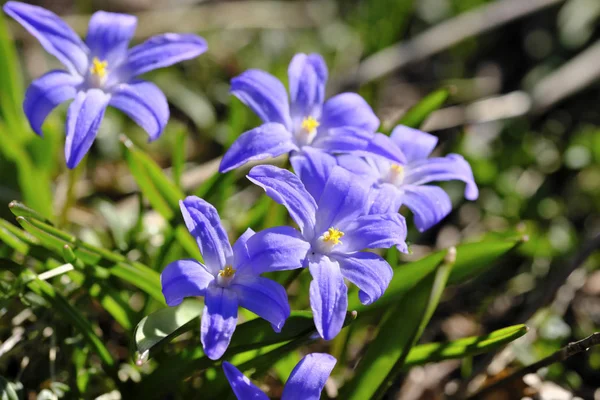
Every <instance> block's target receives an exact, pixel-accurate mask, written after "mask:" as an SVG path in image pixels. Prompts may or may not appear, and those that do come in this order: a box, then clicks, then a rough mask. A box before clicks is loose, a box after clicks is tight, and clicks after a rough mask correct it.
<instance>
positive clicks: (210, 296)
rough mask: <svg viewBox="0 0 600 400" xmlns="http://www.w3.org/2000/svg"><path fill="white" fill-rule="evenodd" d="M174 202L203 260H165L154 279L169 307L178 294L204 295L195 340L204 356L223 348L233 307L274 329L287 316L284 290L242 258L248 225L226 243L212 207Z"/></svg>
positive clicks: (214, 355)
mask: <svg viewBox="0 0 600 400" xmlns="http://www.w3.org/2000/svg"><path fill="white" fill-rule="evenodd" d="M180 207H181V213H182V214H183V219H184V221H185V224H186V226H187V228H188V230H189V231H190V233H191V234H192V236H193V237H194V238H195V239H196V242H197V243H198V247H199V248H200V252H201V253H202V257H203V258H204V264H202V263H199V262H198V261H196V260H191V259H187V260H179V261H175V262H173V263H171V264H169V265H167V267H166V268H165V269H164V271H163V272H162V274H161V277H160V280H161V284H162V291H163V295H164V296H165V300H166V302H167V304H168V305H169V306H176V305H178V304H180V303H181V302H182V300H183V298H184V297H190V296H204V304H205V306H204V312H203V313H202V325H201V340H202V345H203V347H204V352H205V353H206V355H207V356H208V357H209V358H211V359H213V360H216V359H218V358H220V357H221V356H222V355H223V353H224V352H225V350H227V346H229V342H230V341H231V336H232V335H233V332H234V330H235V327H236V324H237V315H238V306H240V307H243V308H246V309H248V310H250V311H252V312H253V313H255V314H257V315H258V316H260V317H262V318H264V319H265V320H267V321H269V322H270V323H271V325H272V326H273V329H274V330H275V331H276V332H280V331H281V328H282V327H283V324H284V323H285V320H286V319H287V318H288V317H289V315H290V306H289V304H288V299H287V294H286V293H285V289H284V288H283V286H281V285H280V284H278V283H277V282H274V281H272V280H270V279H267V278H262V277H260V276H259V273H257V272H256V271H255V270H253V269H252V268H251V264H250V263H248V262H247V261H248V250H247V248H246V244H247V241H248V239H250V238H251V237H252V236H253V235H254V231H252V230H251V229H248V230H247V231H246V232H245V233H244V234H243V235H242V236H241V237H240V238H239V239H238V240H237V242H235V244H234V245H233V248H232V247H231V245H230V244H229V239H228V238H227V234H226V233H225V230H224V229H223V226H222V225H221V220H220V219H219V215H218V213H217V210H216V209H215V208H214V207H213V206H211V205H210V204H209V203H207V202H206V201H204V200H202V199H200V198H198V197H195V196H190V197H187V198H186V199H185V200H183V201H181V202H180ZM266 270H268V269H266Z"/></svg>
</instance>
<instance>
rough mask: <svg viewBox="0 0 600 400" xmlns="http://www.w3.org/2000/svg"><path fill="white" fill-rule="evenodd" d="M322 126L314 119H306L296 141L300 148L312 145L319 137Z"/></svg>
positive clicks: (301, 125)
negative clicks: (318, 130)
mask: <svg viewBox="0 0 600 400" xmlns="http://www.w3.org/2000/svg"><path fill="white" fill-rule="evenodd" d="M319 125H321V124H320V123H319V121H317V120H316V119H314V118H313V117H304V119H303V120H302V123H301V124H300V129H299V130H298V132H296V141H297V143H298V145H299V146H300V147H302V146H305V145H307V144H310V143H311V142H312V141H313V139H314V138H315V136H316V135H317V128H318V127H319Z"/></svg>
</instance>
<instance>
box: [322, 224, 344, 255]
mask: <svg viewBox="0 0 600 400" xmlns="http://www.w3.org/2000/svg"><path fill="white" fill-rule="evenodd" d="M342 236H344V232H342V231H340V230H339V229H336V228H334V227H331V228H329V229H327V231H325V233H323V234H322V235H321V236H320V237H319V239H318V240H317V243H316V247H317V249H318V250H319V251H320V252H322V253H324V254H327V253H329V252H330V251H331V250H332V249H333V248H334V247H335V246H336V245H338V244H342V241H341V240H340V239H341V238H342Z"/></svg>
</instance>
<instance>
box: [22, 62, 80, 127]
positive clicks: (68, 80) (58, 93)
mask: <svg viewBox="0 0 600 400" xmlns="http://www.w3.org/2000/svg"><path fill="white" fill-rule="evenodd" d="M82 81H83V78H81V77H79V76H76V75H73V74H70V73H68V72H66V71H60V70H56V71H50V72H47V73H46V74H44V75H42V76H41V77H39V78H38V79H36V80H34V81H33V82H31V85H29V87H28V88H27V92H26V93H25V101H24V102H23V110H24V111H25V115H27V119H28V120H29V125H31V129H33V131H34V132H35V133H37V134H38V135H40V136H42V124H43V123H44V121H45V120H46V117H47V116H48V115H49V114H50V112H52V110H54V108H56V106H58V105H59V104H61V103H62V102H64V101H67V100H70V99H73V98H74V97H75V95H76V94H77V86H78V85H79V84H80V83H81V82H82Z"/></svg>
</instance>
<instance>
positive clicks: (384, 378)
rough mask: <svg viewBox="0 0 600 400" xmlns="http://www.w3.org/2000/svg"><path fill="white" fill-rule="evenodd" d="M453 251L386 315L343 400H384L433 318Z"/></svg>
mask: <svg viewBox="0 0 600 400" xmlns="http://www.w3.org/2000/svg"><path fill="white" fill-rule="evenodd" d="M455 255H456V253H455V250H454V249H453V248H451V249H450V250H447V251H446V254H445V255H444V257H443V258H442V260H440V262H439V263H438V265H437V268H436V269H435V270H434V271H432V272H430V273H429V274H428V275H427V276H426V278H425V279H423V280H421V281H420V282H419V283H418V284H417V285H416V286H414V287H413V288H412V289H410V290H409V291H408V292H407V293H406V295H405V296H403V297H402V299H401V300H400V302H398V303H397V305H396V306H394V307H390V308H389V310H388V311H387V312H386V314H385V316H384V318H383V321H382V323H381V327H380V329H379V332H378V333H377V336H376V337H375V339H374V340H373V341H372V342H371V343H370V344H369V345H368V347H367V350H366V353H365V355H364V357H363V358H362V360H361V361H360V363H359V365H358V367H357V370H356V374H355V376H354V378H353V379H352V380H351V381H350V382H349V383H348V384H347V385H346V386H345V387H344V393H343V395H342V396H341V397H342V398H344V399H356V400H358V399H361V400H362V399H376V398H381V397H382V396H383V395H384V394H385V392H386V390H387V388H388V385H389V384H391V382H392V381H393V380H394V379H395V377H396V376H397V375H398V374H399V373H400V371H401V369H402V365H403V364H404V360H405V359H406V356H407V355H408V353H409V351H410V349H411V347H412V346H413V345H414V343H415V342H416V341H417V340H418V339H419V337H420V336H421V334H422V332H423V330H424V329H425V326H426V325H427V323H428V322H429V319H430V318H431V316H432V315H433V312H434V311H435V309H436V307H437V305H438V303H439V300H440V298H441V295H442V293H443V291H444V288H445V287H446V282H447V281H448V277H449V276H450V271H451V269H452V266H453V264H454V261H455V258H454V257H455Z"/></svg>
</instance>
